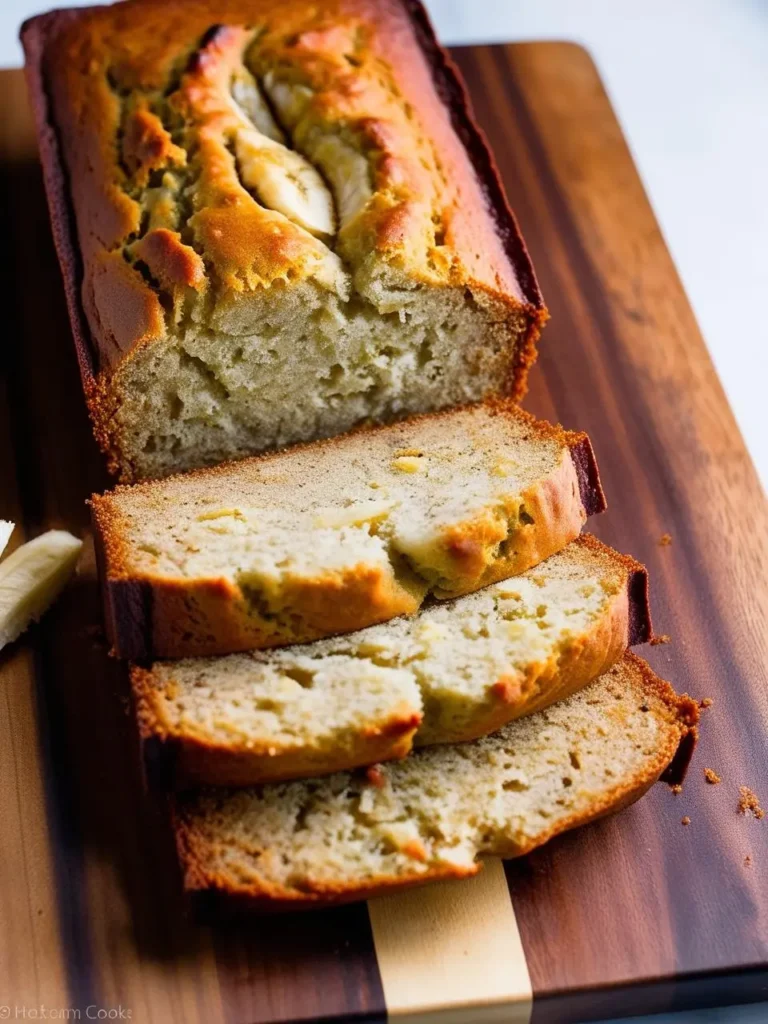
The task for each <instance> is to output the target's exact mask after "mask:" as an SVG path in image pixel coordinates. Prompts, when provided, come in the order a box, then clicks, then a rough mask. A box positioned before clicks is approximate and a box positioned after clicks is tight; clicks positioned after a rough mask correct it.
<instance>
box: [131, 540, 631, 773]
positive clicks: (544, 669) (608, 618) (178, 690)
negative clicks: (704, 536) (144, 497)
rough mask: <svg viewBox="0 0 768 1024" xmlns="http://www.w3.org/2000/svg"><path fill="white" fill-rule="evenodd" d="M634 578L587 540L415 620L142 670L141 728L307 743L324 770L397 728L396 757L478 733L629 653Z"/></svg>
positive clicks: (241, 745)
mask: <svg viewBox="0 0 768 1024" xmlns="http://www.w3.org/2000/svg"><path fill="white" fill-rule="evenodd" d="M534 576H535V582H534V580H533V578H532V577H534ZM627 577H628V569H627V566H626V564H625V559H623V558H622V557H621V556H619V555H617V554H616V552H614V551H612V550H611V549H610V548H607V547H605V546H604V545H602V544H600V543H599V542H597V541H595V540H594V538H591V537H583V538H580V539H579V540H576V541H574V542H573V543H572V544H570V545H569V546H568V547H567V548H566V549H565V550H564V551H562V552H560V553H559V554H557V555H553V556H551V558H549V559H547V560H546V561H545V562H543V563H541V565H539V566H537V567H536V568H535V569H532V570H529V571H528V572H527V573H525V574H522V575H520V576H515V577H513V578H511V579H509V580H507V581H505V582H502V583H496V584H493V585H492V586H490V587H486V588H484V589H483V590H480V591H478V592H477V593H475V594H470V595H467V596H465V597H461V598H457V599H456V600H454V601H449V602H443V603H439V604H437V603H433V604H431V605H430V606H428V607H425V608H423V609H422V610H421V612H420V613H419V614H418V615H417V616H414V617H410V618H399V619H396V620H393V621H390V622H388V623H385V624H383V625H379V626H372V627H370V628H368V629H365V630H361V631H359V632H357V633H352V634H348V635H345V636H340V637H336V638H333V639H326V640H319V641H316V642H314V643H312V644H306V645H302V646H296V647H288V648H279V649H276V650H272V651H253V652H248V653H247V654H233V655H229V656H226V657H220V658H194V659H185V660H180V661H164V662H157V663H156V664H155V665H154V666H153V668H152V670H151V671H149V672H147V671H144V670H143V669H134V671H133V675H132V679H133V685H134V690H135V693H136V696H137V702H138V705H139V709H140V717H141V720H142V724H143V729H144V731H145V733H146V734H155V735H158V734H159V735H161V736H164V737H176V738H180V739H183V740H185V741H186V742H194V743H203V744H205V745H206V746H207V747H208V749H209V750H210V749H212V748H218V749H220V750H221V749H225V748H227V749H232V750H241V751H242V753H243V757H255V756H257V754H258V752H260V751H269V750H272V751H275V752H276V751H289V750H290V749H295V750H297V751H303V752H304V753H305V754H306V753H308V752H310V751H311V752H313V760H312V764H313V767H314V768H315V770H317V771H318V772H319V771H321V770H322V768H323V757H325V760H326V763H330V764H331V766H334V765H335V766H339V762H340V760H341V761H342V762H343V761H344V757H345V752H346V758H347V760H346V765H349V766H352V765H354V764H359V763H361V761H360V760H357V761H355V760H353V758H355V757H357V758H361V759H362V763H365V760H366V758H367V757H368V756H369V755H367V754H366V750H367V749H370V743H374V744H377V747H376V749H377V750H380V747H379V746H378V744H380V741H381V736H382V735H386V734H387V732H389V733H390V735H391V736H392V746H393V751H394V752H395V753H396V755H397V756H402V755H403V754H404V753H406V752H407V750H408V747H409V745H410V741H408V742H405V740H408V737H404V736H403V735H401V731H402V732H404V731H408V729H410V732H411V738H413V733H414V732H415V743H416V744H417V745H424V744H432V743H449V742H455V741H458V740H468V739H474V738H475V737H477V736H480V735H483V734H484V733H487V732H489V731H491V730H493V729H495V728H498V727H499V726H501V725H502V724H504V723H505V722H507V721H509V720H510V719H512V718H515V717H517V716H518V715H521V714H526V713H530V712H531V711H534V710H536V709H537V708H539V707H541V706H544V705H545V704H549V703H551V702H553V701H555V700H557V699H559V698H561V697H564V696H567V695H568V694H569V693H570V692H573V690H575V689H577V688H578V687H579V686H583V685H585V684H586V683H587V682H589V681H590V680H591V679H593V678H594V677H595V676H596V675H599V674H600V673H601V672H603V671H605V670H606V669H607V668H608V667H610V665H611V664H613V663H614V662H615V661H616V660H617V659H619V658H620V657H621V656H622V654H623V653H624V651H625V649H626V645H627ZM398 722H399V723H401V727H402V728H401V730H398V729H397V728H396V723H398ZM366 736H367V737H369V744H366ZM376 756H383V754H381V753H379V754H377V755H376ZM254 770H255V772H256V778H254V781H258V768H257V767H256V766H255V767H254ZM264 770H265V771H272V770H273V769H272V768H271V767H270V766H269V765H266V766H264ZM327 770H328V769H327Z"/></svg>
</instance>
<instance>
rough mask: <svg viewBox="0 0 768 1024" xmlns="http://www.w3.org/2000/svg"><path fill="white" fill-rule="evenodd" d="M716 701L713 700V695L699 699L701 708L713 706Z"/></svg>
mask: <svg viewBox="0 0 768 1024" xmlns="http://www.w3.org/2000/svg"><path fill="white" fill-rule="evenodd" d="M714 703H715V702H714V701H713V700H712V698H711V697H704V699H703V700H701V701H699V707H700V708H711V707H712V705H713V704H714Z"/></svg>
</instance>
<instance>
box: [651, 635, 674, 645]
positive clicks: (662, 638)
mask: <svg viewBox="0 0 768 1024" xmlns="http://www.w3.org/2000/svg"><path fill="white" fill-rule="evenodd" d="M649 642H650V644H651V647H658V645H659V644H669V643H671V642H672V637H671V636H670V635H669V634H668V633H660V634H659V635H658V636H652V637H651V639H650V641H649Z"/></svg>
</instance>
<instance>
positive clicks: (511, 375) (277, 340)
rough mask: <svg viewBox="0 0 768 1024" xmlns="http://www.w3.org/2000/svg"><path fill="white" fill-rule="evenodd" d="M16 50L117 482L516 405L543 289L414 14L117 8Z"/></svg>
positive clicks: (302, 7) (398, 0) (100, 431)
mask: <svg viewBox="0 0 768 1024" xmlns="http://www.w3.org/2000/svg"><path fill="white" fill-rule="evenodd" d="M22 41H23V44H24V48H25V52H26V60H27V73H28V80H29V85H30V92H31V96H32V100H33V105H34V108H35V114H36V119H37V128H38V135H39V140H40V147H41V155H42V162H43V169H44V172H45V180H46V188H47V191H48V198H49V205H50V209H51V216H52V221H53V227H54V234H55V240H56V244H57V249H58V253H59V258H60V262H61V265H62V270H63V274H64V278H65V284H66V288H67V294H68V300H69V307H70V314H71V320H72V326H73V330H74V333H75V337H76V341H77V347H78V353H79V358H80V364H81V370H82V374H83V378H84V382H85V390H86V396H87V399H88V404H89V407H90V411H91V415H92V418H93V421H94V425H95V430H96V434H97V437H98V440H99V442H100V444H101V446H102V448H103V449H104V451H105V452H106V453H107V454H108V456H109V460H110V464H111V467H112V469H113V470H116V471H117V472H119V473H120V475H121V477H122V479H123V480H126V481H130V480H136V479H139V478H146V477H156V476H162V475H167V474H169V473H172V472H177V471H179V470H182V469H188V468H193V467H198V466H201V465H207V464H213V463H216V462H219V461H221V460H223V459H228V458H233V457H239V456H242V455H246V454H250V453H253V452H257V451H260V450H262V449H265V448H270V447H274V446H283V445H286V444H290V443H293V442H297V441H302V440H310V439H314V438H317V437H322V436H330V435H334V434H338V433H340V432H342V431H344V430H347V429H349V428H351V427H352V426H353V425H355V424H357V423H360V422H362V421H370V420H386V419H390V418H393V417H400V416H402V415H406V414H409V413H414V412H426V411H429V410H433V409H437V408H444V407H447V406H451V405H456V404H461V403H467V402H471V401H477V400H479V399H481V398H484V397H486V396H489V395H497V394H511V395H512V396H513V397H516V398H519V397H520V395H521V394H522V393H523V391H524V389H525V377H526V370H527V367H528V364H529V363H530V362H531V361H532V359H533V358H534V349H535V340H536V338H537V336H538V334H539V330H540V327H541V324H542V323H543V321H544V319H545V315H546V314H545V310H544V307H543V304H542V299H541V295H540V293H539V289H538V286H537V284H536V280H535V277H534V274H533V270H532V267H531V263H530V260H529V258H528V255H527V253H526V250H525V246H524V243H523V241H522V239H521V237H520V233H519V231H518V228H517V225H516V222H515V219H514V217H513V215H512V212H511V211H510V209H509V207H508V205H507V202H506V199H505V197H504V194H503V190H502V187H501V184H500V182H499V179H498V176H497V172H496V169H495V166H494V163H493V160H492V158H491V156H490V154H489V152H488V149H487V146H486V143H485V140H484V138H483V136H482V135H481V133H480V132H479V130H478V129H477V127H476V125H475V123H474V121H473V119H472V115H471V113H470V111H469V109H468V104H467V98H466V95H465V92H464V88H463V86H462V84H461V83H460V82H459V80H458V77H457V72H456V70H455V68H454V66H453V65H452V64H451V63H450V61H449V60H448V58H447V56H446V54H445V53H444V51H443V50H442V49H441V48H440V47H439V45H438V44H437V42H436V40H435V38H434V35H433V33H432V30H431V28H430V26H429V22H428V19H427V17H426V15H425V13H424V10H423V8H422V7H421V5H420V4H419V3H417V2H415V0H387V2H382V0H324V2H323V3H322V4H317V3H312V2H309V0H281V2H280V3H274V2H273V0H219V2H217V3H211V2H210V0H185V2H184V3H179V2H178V0H127V2H124V3H120V4H115V5H113V6H110V7H92V8H89V9H87V10H76V9H75V10H65V11H56V12H53V13H51V14H48V15H42V16H40V17H38V18H34V19H32V20H30V21H28V22H27V23H26V24H25V25H24V27H23V29H22Z"/></svg>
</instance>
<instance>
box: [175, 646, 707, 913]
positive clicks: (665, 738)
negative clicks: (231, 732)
mask: <svg viewBox="0 0 768 1024" xmlns="http://www.w3.org/2000/svg"><path fill="white" fill-rule="evenodd" d="M697 718H698V705H697V704H696V702H695V701H693V700H690V699H689V698H686V697H678V696H677V695H676V694H675V693H674V691H673V690H672V689H671V687H670V686H669V685H668V684H667V683H665V682H663V681H662V680H661V679H659V678H658V677H657V676H655V675H654V674H653V672H652V671H651V669H650V668H649V667H648V666H647V665H646V664H645V662H643V661H641V660H640V659H639V658H636V657H635V656H634V655H631V654H628V655H626V656H625V658H624V659H623V660H622V661H621V662H619V663H618V664H617V665H616V666H614V667H613V668H612V669H610V670H609V671H608V672H606V673H605V674H604V675H602V676H601V677H600V678H599V679H597V680H596V681H595V682H593V683H592V684H591V685H590V686H588V687H587V688H586V689H584V690H582V691H581V692H580V693H578V694H575V695H573V696H571V697H569V698H568V699H567V700H564V701H562V702H561V703H559V704H556V705H554V706H553V707H551V708H548V709H546V710H545V711H540V712H538V713H537V714H535V715H531V716H529V717H527V718H521V719H518V720H517V721H516V722H512V723H510V724H509V725H506V726H505V727H504V728H503V729H502V730H501V731H500V732H497V733H495V734H494V735H493V736H487V737H484V738H483V739H480V740H475V742H473V743H464V744H459V745H457V746H440V747H431V748H428V749H425V750H421V751H419V752H417V753H416V754H413V755H412V756H411V757H407V758H405V759H404V760H402V761H395V762H390V763H389V764H386V765H381V766H376V767H374V768H372V769H369V770H368V771H367V772H364V771H361V772H359V773H356V774H350V773H347V772H341V773H338V774H336V775H331V776H328V777H326V778H324V779H311V780H309V781H306V782H286V783H280V784H276V785H268V786H263V787H261V788H256V789H235V790H227V789H206V790H202V791H200V792H197V793H193V794H190V795H187V796H185V797H182V798H178V799H177V800H176V802H175V804H174V809H173V819H174V828H175V833H176V841H177V846H178V852H179V856H180V859H181V864H182V868H183V873H184V884H185V887H186V889H187V890H189V891H190V892H194V893H197V894H201V893H205V894H206V897H207V898H209V899H210V898H211V897H213V898H214V899H220V898H223V899H224V902H225V903H230V904H233V905H234V906H239V907H243V908H250V907H252V908H262V909H263V908H270V907H272V908H280V907H296V908H300V907H305V906H310V905H313V904H317V903H322V902H332V901H340V900H355V899H362V898H364V897H367V896H369V895H373V894H375V893H378V892H382V891H386V890H388V889H394V888H398V887H403V886H407V885H412V884H416V883H420V882H427V881H432V880H435V879H439V878H450V877H457V878H458V877H462V876H466V875H471V874H474V873H475V872H476V871H478V870H479V864H478V863H477V857H478V856H481V855H484V854H489V855H498V856H502V857H516V856H519V855H520V854H523V853H527V852H528V851H529V850H532V849H533V848H534V847H536V846H539V845H541V844H542V843H544V842H546V841H547V840H548V839H550V838H551V837H552V836H554V835H557V834H558V833H559V832H564V831H565V830H566V829H569V828H573V827H575V826H577V825H582V824H584V823H585V822H588V821H591V820H593V819H594V818H598V817H601V816H602V815H605V814H608V813H610V812H612V811H616V810H619V809H620V808H622V807H625V806H626V805H627V804H629V803H631V802H632V801H633V800H636V799H637V798H638V797H639V796H641V795H642V794H643V793H644V792H645V791H646V790H647V789H648V787H649V786H650V785H651V784H652V783H653V782H655V781H656V780H657V779H658V778H659V776H660V775H661V773H662V772H663V771H664V769H665V768H666V767H667V766H668V765H669V764H670V762H671V761H672V759H673V758H674V757H675V754H676V752H677V751H678V748H680V745H681V742H682V741H683V740H684V739H686V738H687V739H688V741H689V743H690V742H691V741H693V740H695V731H696V721H697Z"/></svg>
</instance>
